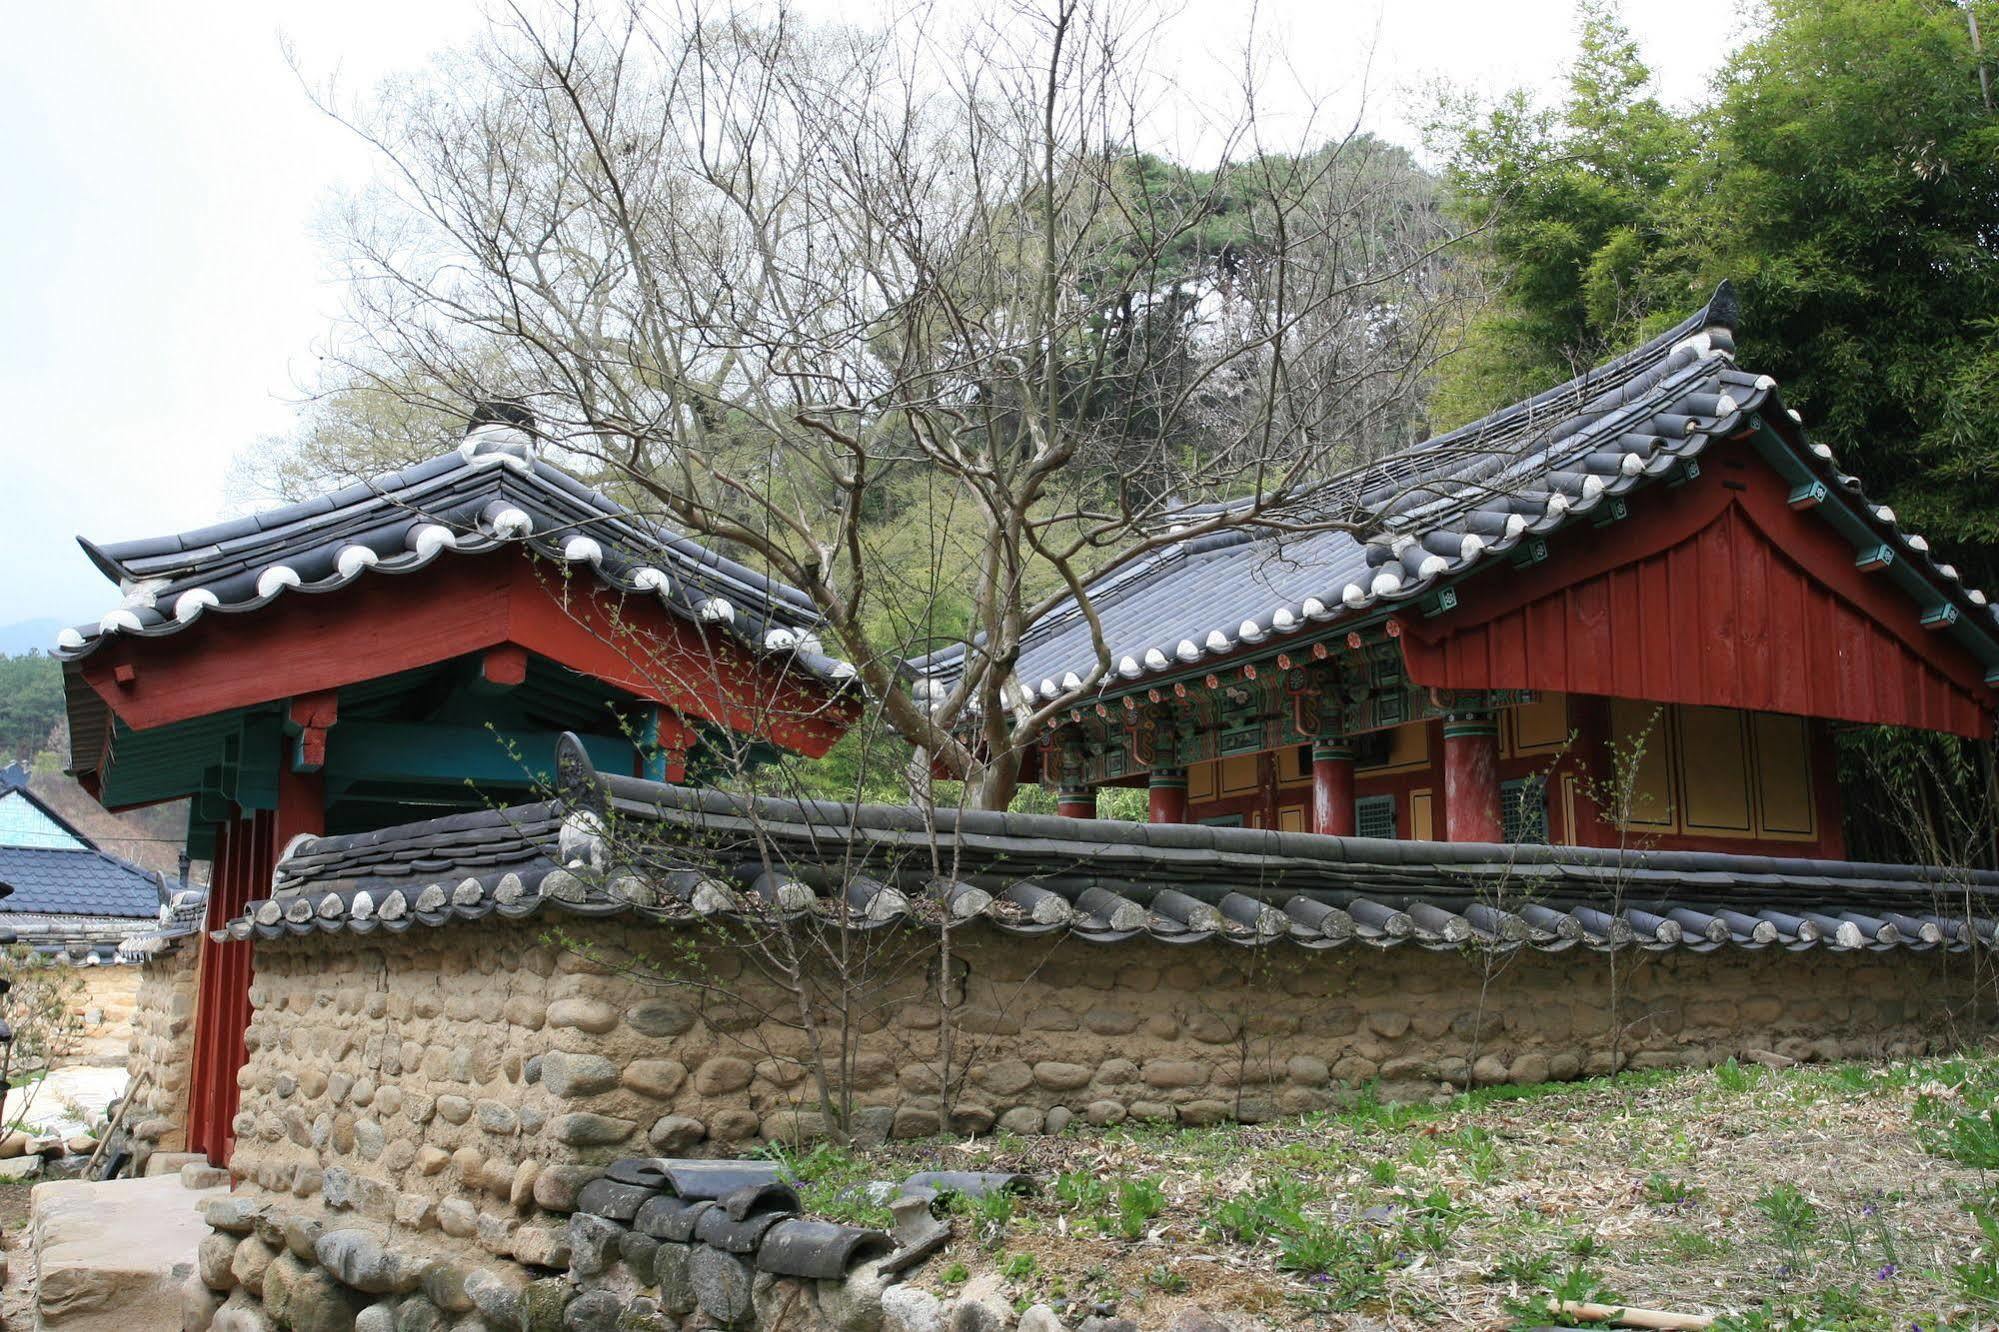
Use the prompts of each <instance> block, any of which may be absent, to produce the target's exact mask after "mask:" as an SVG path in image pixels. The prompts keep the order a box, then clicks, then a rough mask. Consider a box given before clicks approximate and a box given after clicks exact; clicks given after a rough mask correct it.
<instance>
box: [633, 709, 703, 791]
mask: <svg viewBox="0 0 1999 1332" xmlns="http://www.w3.org/2000/svg"><path fill="white" fill-rule="evenodd" d="M696 738H697V737H696V736H695V733H694V728H693V727H692V726H689V725H688V724H687V722H686V720H685V719H684V718H682V717H681V715H680V714H679V713H677V712H675V711H673V710H672V709H671V708H660V707H656V708H652V709H649V710H648V711H647V713H646V717H645V721H644V723H643V727H642V734H641V735H640V737H639V740H640V743H639V747H638V749H639V758H638V764H639V770H638V772H637V774H636V775H637V776H640V777H644V778H646V779H647V780H648V781H655V782H670V783H672V784H674V785H676V786H677V785H679V784H680V783H681V782H684V781H686V780H687V752H688V751H689V750H690V749H692V748H693V747H694V742H695V740H696Z"/></svg>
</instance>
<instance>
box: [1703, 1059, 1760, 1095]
mask: <svg viewBox="0 0 1999 1332" xmlns="http://www.w3.org/2000/svg"><path fill="white" fill-rule="evenodd" d="M1714 1080H1715V1081H1716V1082H1717V1083H1719V1084H1720V1085H1721V1089H1722V1090H1723V1091H1726V1092H1746V1091H1748V1090H1749V1089H1750V1088H1752V1087H1754V1086H1756V1084H1757V1083H1759V1082H1761V1081H1762V1080H1763V1069H1762V1068H1761V1067H1760V1066H1758V1065H1754V1064H1738V1063H1736V1062H1735V1056H1734V1055H1730V1056H1729V1057H1728V1058H1727V1059H1725V1060H1723V1061H1722V1062H1721V1063H1719V1064H1716V1065H1715V1067H1714Z"/></svg>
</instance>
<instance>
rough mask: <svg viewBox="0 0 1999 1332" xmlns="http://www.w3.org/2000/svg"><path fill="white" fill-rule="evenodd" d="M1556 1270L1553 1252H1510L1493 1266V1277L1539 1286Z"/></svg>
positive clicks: (1516, 1283) (1519, 1284)
mask: <svg viewBox="0 0 1999 1332" xmlns="http://www.w3.org/2000/svg"><path fill="white" fill-rule="evenodd" d="M1554 1270H1555V1255H1554V1254H1552V1253H1535V1254H1526V1253H1509V1254H1507V1255H1506V1256H1505V1257H1504V1258H1501V1259H1500V1260H1499V1261H1498V1262H1497V1263H1494V1264H1493V1267H1492V1274H1491V1275H1492V1279H1493V1280H1495V1281H1510V1282H1512V1283H1513V1284H1515V1285H1518V1286H1539V1285H1540V1284H1541V1283H1542V1282H1543V1281H1546V1280H1547V1279H1548V1273H1550V1272H1552V1271H1554Z"/></svg>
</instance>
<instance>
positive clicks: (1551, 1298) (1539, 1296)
mask: <svg viewBox="0 0 1999 1332" xmlns="http://www.w3.org/2000/svg"><path fill="white" fill-rule="evenodd" d="M1616 1302H1617V1297H1616V1296H1615V1295H1613V1294H1612V1293H1611V1291H1610V1288H1609V1287H1608V1286H1606V1285H1604V1284H1603V1281H1602V1280H1601V1279H1600V1278H1598V1277H1597V1275H1596V1274H1595V1273H1594V1272H1591V1271H1590V1270H1589V1269H1588V1268H1585V1267H1582V1266H1580V1265H1578V1266H1575V1267H1571V1268H1570V1269H1569V1270H1568V1271H1566V1272H1564V1273H1562V1276H1561V1279H1560V1280H1558V1281H1556V1282H1554V1283H1553V1284H1551V1285H1549V1286H1548V1287H1547V1288H1546V1289H1544V1290H1541V1291H1538V1292H1536V1293H1535V1294H1533V1295H1532V1296H1529V1297H1528V1298H1526V1299H1524V1300H1509V1301H1507V1304H1506V1309H1507V1312H1508V1313H1510V1314H1512V1315H1513V1318H1514V1323H1515V1325H1516V1326H1526V1327H1550V1326H1554V1327H1561V1326H1567V1325H1568V1324H1569V1323H1571V1322H1572V1321H1573V1320H1572V1318H1571V1317H1570V1315H1568V1314H1566V1313H1564V1312H1562V1309H1561V1306H1562V1305H1563V1304H1565V1303H1579V1304H1580V1303H1600V1304H1614V1303H1616Z"/></svg>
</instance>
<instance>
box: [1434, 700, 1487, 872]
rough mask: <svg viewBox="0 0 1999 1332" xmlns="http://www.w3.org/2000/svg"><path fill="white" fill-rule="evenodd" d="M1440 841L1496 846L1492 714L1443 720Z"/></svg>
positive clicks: (1469, 714) (1460, 714) (1463, 714)
mask: <svg viewBox="0 0 1999 1332" xmlns="http://www.w3.org/2000/svg"><path fill="white" fill-rule="evenodd" d="M1444 836H1445V838H1446V840H1448V841H1452V842H1497V841H1498V840H1499V839H1500V837H1501V831H1500V822H1499V728H1498V726H1496V725H1494V723H1493V720H1492V714H1491V713H1489V712H1483V711H1472V710H1466V711H1462V712H1453V713H1452V714H1451V715H1450V716H1448V717H1446V718H1445V719H1444Z"/></svg>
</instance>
